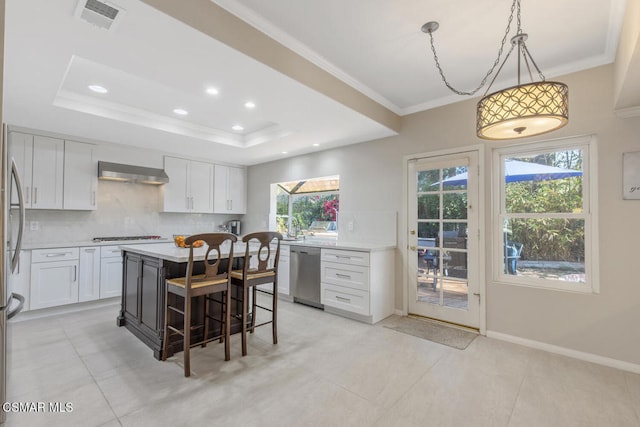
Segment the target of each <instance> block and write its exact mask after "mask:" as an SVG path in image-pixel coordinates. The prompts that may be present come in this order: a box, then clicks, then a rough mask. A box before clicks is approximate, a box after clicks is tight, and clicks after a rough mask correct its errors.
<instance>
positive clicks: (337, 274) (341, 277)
mask: <svg viewBox="0 0 640 427" xmlns="http://www.w3.org/2000/svg"><path fill="white" fill-rule="evenodd" d="M336 277H338V278H340V279H347V280H351V276H350V275H348V274H340V273H336Z"/></svg>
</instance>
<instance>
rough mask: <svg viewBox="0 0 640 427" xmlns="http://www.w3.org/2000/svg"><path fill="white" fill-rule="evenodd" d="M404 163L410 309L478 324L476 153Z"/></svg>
mask: <svg viewBox="0 0 640 427" xmlns="http://www.w3.org/2000/svg"><path fill="white" fill-rule="evenodd" d="M408 166H409V167H408V179H409V182H408V215H407V216H408V218H407V220H408V229H407V232H408V236H407V242H408V245H409V251H408V253H407V260H408V275H409V277H408V280H407V283H408V287H409V289H408V292H407V295H408V311H409V313H410V314H417V315H420V316H426V317H430V318H434V319H438V320H442V321H445V322H451V323H456V324H459V325H465V326H469V327H472V328H479V327H480V293H479V287H480V286H479V238H478V236H479V206H478V188H479V187H478V153H477V151H469V152H463V153H457V154H449V155H442V156H434V157H426V158H421V159H415V160H410V161H409V165H408Z"/></svg>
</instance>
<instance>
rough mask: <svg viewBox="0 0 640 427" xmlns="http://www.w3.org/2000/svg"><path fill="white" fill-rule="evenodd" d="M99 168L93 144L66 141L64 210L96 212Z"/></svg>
mask: <svg viewBox="0 0 640 427" xmlns="http://www.w3.org/2000/svg"><path fill="white" fill-rule="evenodd" d="M97 168H98V166H97V161H96V159H95V157H94V146H93V145H92V144H85V143H82V142H75V141H65V143H64V200H63V207H64V209H71V210H96V208H97V201H96V191H97V188H98V172H97Z"/></svg>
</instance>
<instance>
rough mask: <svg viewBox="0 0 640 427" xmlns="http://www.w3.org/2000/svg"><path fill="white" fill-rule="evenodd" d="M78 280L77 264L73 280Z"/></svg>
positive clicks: (74, 268)
mask: <svg viewBox="0 0 640 427" xmlns="http://www.w3.org/2000/svg"><path fill="white" fill-rule="evenodd" d="M76 280H78V267H77V266H75V265H74V266H73V280H72V282H75V281H76Z"/></svg>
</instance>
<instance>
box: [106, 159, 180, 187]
mask: <svg viewBox="0 0 640 427" xmlns="http://www.w3.org/2000/svg"><path fill="white" fill-rule="evenodd" d="M98 179H107V180H111V181H122V182H136V183H139V184H156V185H159V184H166V183H167V182H169V177H168V176H167V174H166V173H165V171H164V170H162V169H155V168H147V167H144V166H134V165H123V164H121V163H110V162H98Z"/></svg>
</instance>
